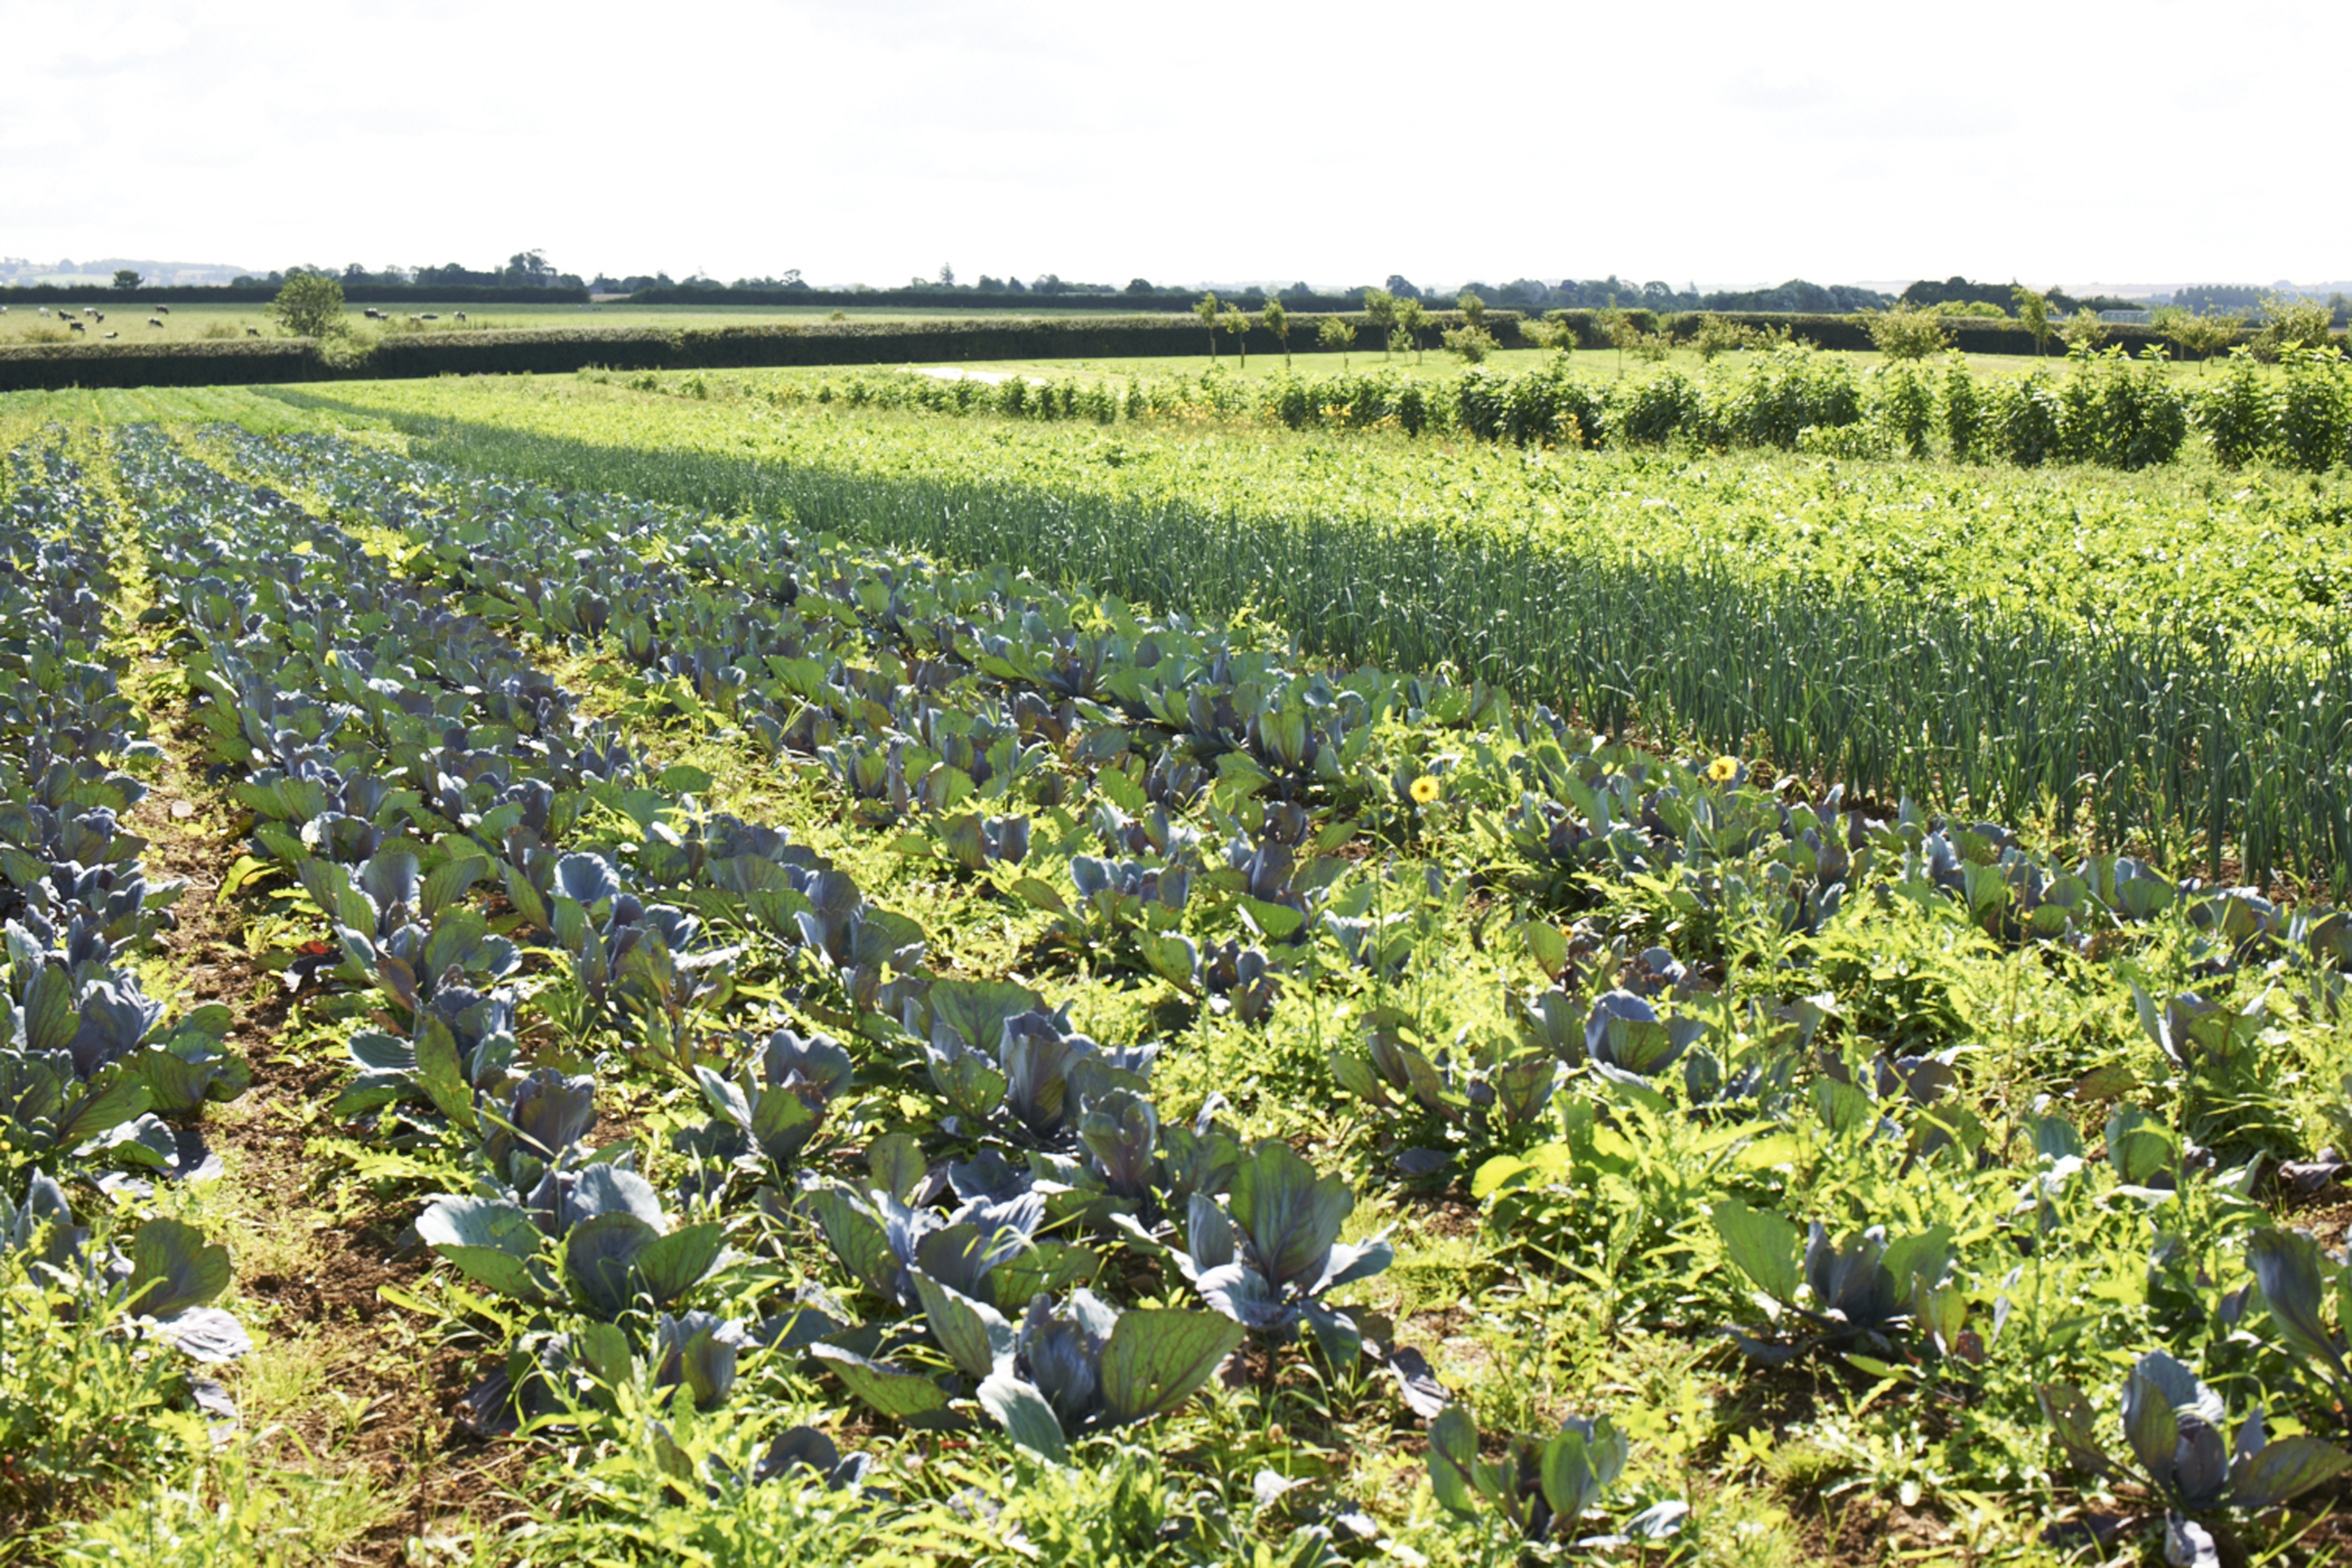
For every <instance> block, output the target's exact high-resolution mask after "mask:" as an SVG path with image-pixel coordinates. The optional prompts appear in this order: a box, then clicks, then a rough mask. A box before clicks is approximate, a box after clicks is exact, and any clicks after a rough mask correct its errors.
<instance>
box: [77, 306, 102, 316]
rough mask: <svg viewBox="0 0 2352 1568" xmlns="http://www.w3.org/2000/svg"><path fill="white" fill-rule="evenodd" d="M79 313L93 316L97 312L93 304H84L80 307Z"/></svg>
mask: <svg viewBox="0 0 2352 1568" xmlns="http://www.w3.org/2000/svg"><path fill="white" fill-rule="evenodd" d="M81 313H82V314H83V315H85V316H95V315H97V314H98V307H97V306H95V305H85V306H83V307H82V308H81Z"/></svg>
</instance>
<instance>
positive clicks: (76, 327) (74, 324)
mask: <svg viewBox="0 0 2352 1568" xmlns="http://www.w3.org/2000/svg"><path fill="white" fill-rule="evenodd" d="M66 330H67V331H68V332H87V331H89V328H87V327H85V326H83V325H82V324H81V323H80V322H79V321H68V322H67V323H66Z"/></svg>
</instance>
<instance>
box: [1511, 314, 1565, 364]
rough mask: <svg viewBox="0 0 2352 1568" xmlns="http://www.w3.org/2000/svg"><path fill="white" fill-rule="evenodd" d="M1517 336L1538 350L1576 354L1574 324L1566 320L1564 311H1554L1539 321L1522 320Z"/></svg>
mask: <svg viewBox="0 0 2352 1568" xmlns="http://www.w3.org/2000/svg"><path fill="white" fill-rule="evenodd" d="M1519 336H1520V337H1522V338H1525V339H1526V340H1528V342H1530V343H1533V344H1534V345H1535V346H1536V347H1537V348H1538V349H1556V350H1559V352H1561V353H1563V354H1572V353H1574V352H1576V323H1575V322H1573V321H1571V320H1570V319H1568V312H1567V311H1565V310H1555V311H1553V312H1552V313H1551V315H1550V316H1549V318H1547V319H1544V320H1541V321H1530V320H1526V319H1522V320H1521V321H1520V322H1519Z"/></svg>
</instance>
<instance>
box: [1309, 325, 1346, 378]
mask: <svg viewBox="0 0 2352 1568" xmlns="http://www.w3.org/2000/svg"><path fill="white" fill-rule="evenodd" d="M1315 340H1316V341H1317V342H1318V343H1320V344H1322V345H1323V346H1324V347H1325V348H1326V349H1337V350H1339V368H1340V369H1341V370H1342V371H1344V370H1346V369H1347V368H1348V350H1349V349H1351V348H1353V347H1354V346H1355V342H1356V329H1355V327H1354V326H1353V325H1351V324H1350V323H1349V320H1348V319H1347V318H1346V317H1344V316H1326V317H1324V318H1323V325H1322V326H1321V328H1319V329H1318V330H1317V331H1316V334H1315Z"/></svg>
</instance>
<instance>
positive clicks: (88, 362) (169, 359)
mask: <svg viewBox="0 0 2352 1568" xmlns="http://www.w3.org/2000/svg"><path fill="white" fill-rule="evenodd" d="M323 372H324V366H323V365H322V363H321V361H320V359H319V351H318V345H317V344H316V343H315V342H313V341H312V340H310V339H308V338H258V339H256V338H226V339H221V340H217V341H215V340H197V341H195V342H193V343H121V344H107V343H15V344H10V345H7V346H6V347H0V392H48V391H55V390H57V389H58V388H60V387H208V386H222V385H241V384H250V383H253V382H306V381H315V380H317V379H319V378H320V375H321V374H322V373H323Z"/></svg>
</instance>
